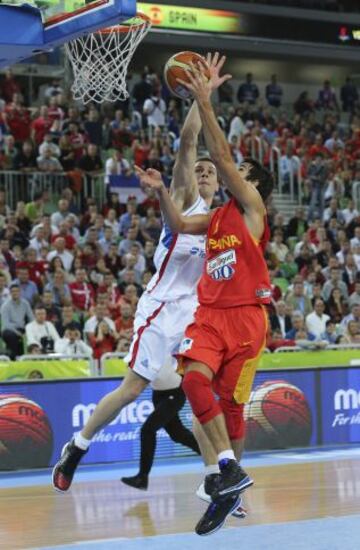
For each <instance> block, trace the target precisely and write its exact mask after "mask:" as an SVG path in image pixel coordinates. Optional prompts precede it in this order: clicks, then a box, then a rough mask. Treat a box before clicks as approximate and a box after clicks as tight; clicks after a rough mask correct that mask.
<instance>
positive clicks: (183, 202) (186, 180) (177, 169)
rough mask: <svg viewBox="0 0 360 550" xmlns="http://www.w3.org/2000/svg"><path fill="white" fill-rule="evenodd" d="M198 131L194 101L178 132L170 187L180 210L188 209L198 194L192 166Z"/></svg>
mask: <svg viewBox="0 0 360 550" xmlns="http://www.w3.org/2000/svg"><path fill="white" fill-rule="evenodd" d="M200 130H201V119H200V114H199V109H198V106H197V103H196V101H194V103H193V104H192V106H191V108H190V110H189V112H188V114H187V116H186V118H185V122H184V125H183V127H182V130H181V132H180V146H179V151H178V154H177V157H176V161H175V164H174V168H173V177H172V181H171V186H170V194H171V198H172V199H173V200H174V201H175V204H176V206H177V207H178V208H179V209H180V210H186V209H187V208H189V207H190V206H191V205H192V204H193V203H194V202H195V200H196V199H197V196H198V194H199V189H198V185H197V181H196V177H195V172H194V165H195V161H196V155H197V144H198V137H199V132H200Z"/></svg>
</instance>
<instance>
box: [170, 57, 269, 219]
mask: <svg viewBox="0 0 360 550" xmlns="http://www.w3.org/2000/svg"><path fill="white" fill-rule="evenodd" d="M187 74H188V78H189V82H185V81H182V80H179V82H181V84H183V85H184V86H186V87H187V88H188V89H189V90H191V92H192V93H193V95H194V97H195V98H196V100H197V103H198V106H199V111H200V117H201V121H202V124H203V130H204V135H205V141H206V145H207V148H208V150H209V153H210V156H211V158H212V160H213V162H214V163H215V165H216V167H217V169H218V171H219V173H220V176H221V178H222V180H223V182H224V184H225V185H226V187H227V188H228V189H229V191H230V192H231V193H232V195H234V197H235V198H236V199H237V201H238V202H239V204H240V205H241V206H242V207H243V208H244V210H245V211H251V212H252V213H258V214H261V216H263V214H264V203H263V200H262V198H261V196H260V194H259V192H258V191H257V189H256V187H255V186H254V185H252V184H251V183H250V182H248V181H246V180H245V179H244V177H243V175H242V173H241V172H242V171H241V170H240V171H239V170H238V169H237V167H236V165H235V163H234V161H233V159H232V156H231V153H230V149H229V145H228V143H227V141H226V138H225V135H224V133H223V131H222V129H221V128H220V126H219V124H218V122H217V119H216V116H215V113H214V109H213V107H212V104H211V100H210V95H211V84H210V82H209V81H207V80H206V77H205V75H204V71H203V70H202V67H200V66H199V67H192V71H191V72H188V73H187ZM226 76H227V77H230V75H226Z"/></svg>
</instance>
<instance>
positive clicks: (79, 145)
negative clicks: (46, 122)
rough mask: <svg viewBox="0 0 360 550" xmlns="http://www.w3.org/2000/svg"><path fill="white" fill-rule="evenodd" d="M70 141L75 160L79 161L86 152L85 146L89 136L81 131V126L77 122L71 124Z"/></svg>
mask: <svg viewBox="0 0 360 550" xmlns="http://www.w3.org/2000/svg"><path fill="white" fill-rule="evenodd" d="M68 136H69V142H70V144H71V147H72V150H73V152H74V159H75V162H79V160H80V159H81V158H82V156H83V155H84V152H85V146H86V144H87V137H86V135H85V134H82V133H80V132H79V126H78V124H76V123H75V122H71V123H70V124H69V131H68Z"/></svg>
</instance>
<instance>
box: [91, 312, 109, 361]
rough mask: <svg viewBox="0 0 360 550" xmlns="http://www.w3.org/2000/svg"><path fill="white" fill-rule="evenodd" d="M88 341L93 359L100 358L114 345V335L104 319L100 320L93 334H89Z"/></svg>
mask: <svg viewBox="0 0 360 550" xmlns="http://www.w3.org/2000/svg"><path fill="white" fill-rule="evenodd" d="M89 342H90V345H91V347H92V349H93V350H94V359H100V358H101V357H102V355H104V353H110V352H112V351H114V350H115V347H116V335H115V333H114V332H113V331H112V330H111V329H110V327H109V325H108V324H107V322H106V321H100V322H99V324H98V325H97V327H96V328H95V333H94V335H90V336H89Z"/></svg>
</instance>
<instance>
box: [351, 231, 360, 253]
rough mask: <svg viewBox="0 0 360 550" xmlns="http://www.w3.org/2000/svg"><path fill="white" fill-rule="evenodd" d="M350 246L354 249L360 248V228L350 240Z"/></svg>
mask: <svg viewBox="0 0 360 550" xmlns="http://www.w3.org/2000/svg"><path fill="white" fill-rule="evenodd" d="M350 246H351V248H352V249H354V248H355V247H357V246H360V226H357V227H355V230H354V236H353V238H352V239H350Z"/></svg>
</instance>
